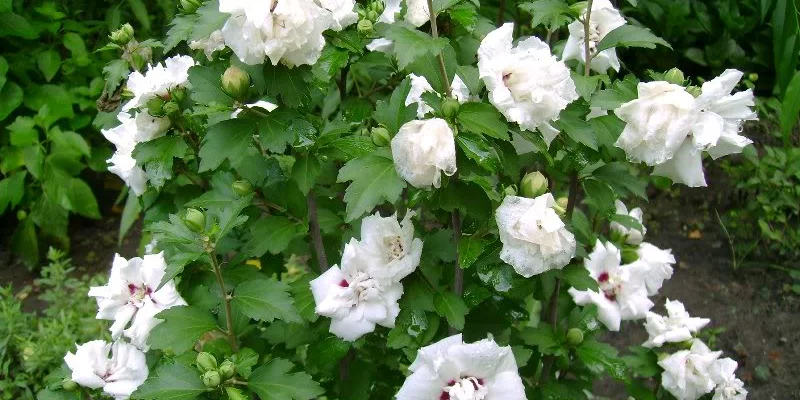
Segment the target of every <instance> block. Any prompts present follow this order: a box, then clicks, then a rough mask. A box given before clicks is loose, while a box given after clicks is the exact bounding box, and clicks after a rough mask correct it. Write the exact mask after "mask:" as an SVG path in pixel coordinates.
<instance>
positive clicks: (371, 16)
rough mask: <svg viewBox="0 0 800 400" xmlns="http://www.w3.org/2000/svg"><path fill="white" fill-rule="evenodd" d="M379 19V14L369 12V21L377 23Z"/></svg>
mask: <svg viewBox="0 0 800 400" xmlns="http://www.w3.org/2000/svg"><path fill="white" fill-rule="evenodd" d="M378 17H379V15H378V13H377V12H375V11H374V10H370V11H367V19H368V20H369V21H377V20H378Z"/></svg>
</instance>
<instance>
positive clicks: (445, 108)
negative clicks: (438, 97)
mask: <svg viewBox="0 0 800 400" xmlns="http://www.w3.org/2000/svg"><path fill="white" fill-rule="evenodd" d="M460 106H461V104H459V103H458V100H456V99H453V98H449V99H445V100H444V101H443V102H442V115H444V116H445V118H453V117H455V116H456V115H458V108H459V107H460Z"/></svg>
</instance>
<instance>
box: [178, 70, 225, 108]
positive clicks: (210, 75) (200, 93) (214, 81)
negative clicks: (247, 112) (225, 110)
mask: <svg viewBox="0 0 800 400" xmlns="http://www.w3.org/2000/svg"><path fill="white" fill-rule="evenodd" d="M223 72H224V71H221V70H220V69H218V68H211V67H201V66H194V67H191V68H189V83H190V84H191V85H192V90H191V96H192V100H194V101H195V102H197V103H200V104H209V103H219V104H223V105H228V106H229V105H233V99H232V98H231V97H230V96H228V95H227V94H225V92H224V91H222V73H223Z"/></svg>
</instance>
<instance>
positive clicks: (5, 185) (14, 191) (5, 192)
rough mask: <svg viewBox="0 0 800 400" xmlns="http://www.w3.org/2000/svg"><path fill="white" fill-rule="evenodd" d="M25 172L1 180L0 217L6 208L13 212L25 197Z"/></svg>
mask: <svg viewBox="0 0 800 400" xmlns="http://www.w3.org/2000/svg"><path fill="white" fill-rule="evenodd" d="M27 175H28V173H27V172H25V171H22V172H17V173H16V174H13V175H11V176H9V177H7V178H5V179H3V180H0V215H2V214H3V213H4V212H5V211H6V208H7V207H8V209H9V210H13V209H14V208H15V207H16V206H17V205H18V204H19V202H20V201H22V196H23V195H25V177H26V176H27Z"/></svg>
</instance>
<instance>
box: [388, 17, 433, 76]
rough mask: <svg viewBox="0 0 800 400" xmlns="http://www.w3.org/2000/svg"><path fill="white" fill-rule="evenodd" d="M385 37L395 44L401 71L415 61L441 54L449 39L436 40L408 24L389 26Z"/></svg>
mask: <svg viewBox="0 0 800 400" xmlns="http://www.w3.org/2000/svg"><path fill="white" fill-rule="evenodd" d="M384 36H385V37H386V38H387V39H389V40H392V41H393V42H394V53H395V56H396V57H397V66H398V67H400V69H405V68H406V67H408V66H409V65H410V64H411V63H413V62H414V60H416V59H418V58H419V57H422V56H424V55H426V54H437V53H439V52H440V51H442V48H444V46H445V45H446V44H447V39H444V38H441V37H440V38H436V39H434V38H433V37H431V35H428V34H427V33H425V32H422V31H420V30H417V29H414V27H413V26H411V25H408V24H398V23H395V24H392V25H389V26H388V28H387V29H386V30H385V34H384Z"/></svg>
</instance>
